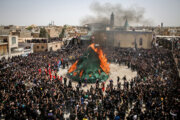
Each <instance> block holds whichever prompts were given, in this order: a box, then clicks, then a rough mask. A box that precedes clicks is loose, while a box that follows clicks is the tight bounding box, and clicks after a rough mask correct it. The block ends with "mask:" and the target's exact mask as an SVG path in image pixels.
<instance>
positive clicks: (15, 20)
mask: <svg viewBox="0 0 180 120" xmlns="http://www.w3.org/2000/svg"><path fill="white" fill-rule="evenodd" d="M93 2H99V3H101V4H104V3H107V2H109V3H111V4H117V3H120V4H121V5H122V6H123V7H124V8H131V7H132V6H138V7H143V8H144V9H145V13H144V17H145V18H146V19H151V20H152V21H153V25H154V26H157V25H160V23H161V22H163V23H164V25H165V26H180V14H179V11H180V7H179V6H180V0H0V16H1V18H0V25H9V24H14V25H31V24H36V25H48V23H49V22H50V21H52V20H53V21H54V22H55V24H56V25H64V24H68V25H79V24H80V21H81V20H82V19H83V18H84V17H85V16H87V15H93V13H92V11H91V10H90V8H89V6H90V5H91V4H92V3H93Z"/></svg>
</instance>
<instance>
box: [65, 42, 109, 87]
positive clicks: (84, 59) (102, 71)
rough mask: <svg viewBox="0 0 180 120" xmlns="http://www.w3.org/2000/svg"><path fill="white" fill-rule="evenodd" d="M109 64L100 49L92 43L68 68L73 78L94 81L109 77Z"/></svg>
mask: <svg viewBox="0 0 180 120" xmlns="http://www.w3.org/2000/svg"><path fill="white" fill-rule="evenodd" d="M109 71H110V68H109V64H108V63H107V58H106V57H105V55H104V54H103V51H102V49H100V48H96V47H95V45H94V43H93V44H91V45H89V47H88V49H87V51H86V52H85V53H84V54H83V56H81V57H80V58H79V59H78V60H77V61H76V62H75V63H74V64H73V65H72V66H71V68H70V69H69V70H68V75H69V76H70V78H72V79H73V80H76V81H79V80H81V81H82V82H84V81H85V79H87V82H88V83H95V82H96V80H97V79H99V80H100V81H105V80H107V78H108V77H109Z"/></svg>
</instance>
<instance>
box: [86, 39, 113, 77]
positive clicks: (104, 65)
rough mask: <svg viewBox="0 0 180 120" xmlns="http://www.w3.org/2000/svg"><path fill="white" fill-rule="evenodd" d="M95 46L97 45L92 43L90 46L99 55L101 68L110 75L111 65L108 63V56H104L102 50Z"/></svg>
mask: <svg viewBox="0 0 180 120" xmlns="http://www.w3.org/2000/svg"><path fill="white" fill-rule="evenodd" d="M94 45H95V44H94V43H92V44H91V45H89V47H91V48H92V49H93V50H94V51H95V52H96V53H97V54H98V57H99V60H100V67H101V69H102V70H103V71H104V72H105V73H106V74H109V71H110V68H109V64H108V63H107V58H106V56H105V55H104V54H103V51H102V50H101V49H98V48H95V46H94Z"/></svg>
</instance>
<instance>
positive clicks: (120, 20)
mask: <svg viewBox="0 0 180 120" xmlns="http://www.w3.org/2000/svg"><path fill="white" fill-rule="evenodd" d="M90 10H91V11H92V13H93V15H88V16H85V17H84V18H83V19H82V20H81V24H83V25H84V24H90V23H101V24H106V25H108V24H109V23H110V15H111V13H112V12H113V13H114V17H115V18H114V20H115V21H114V23H115V26H123V25H124V23H125V20H126V18H127V19H128V22H129V24H130V25H135V26H136V25H152V21H151V20H148V19H145V18H144V13H145V9H144V8H141V7H137V6H132V7H131V8H123V6H122V5H121V4H111V3H105V4H100V3H99V2H93V3H92V4H91V5H90Z"/></svg>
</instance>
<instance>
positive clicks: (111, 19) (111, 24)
mask: <svg viewBox="0 0 180 120" xmlns="http://www.w3.org/2000/svg"><path fill="white" fill-rule="evenodd" d="M113 26H114V14H113V12H112V14H111V18H110V27H113Z"/></svg>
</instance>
